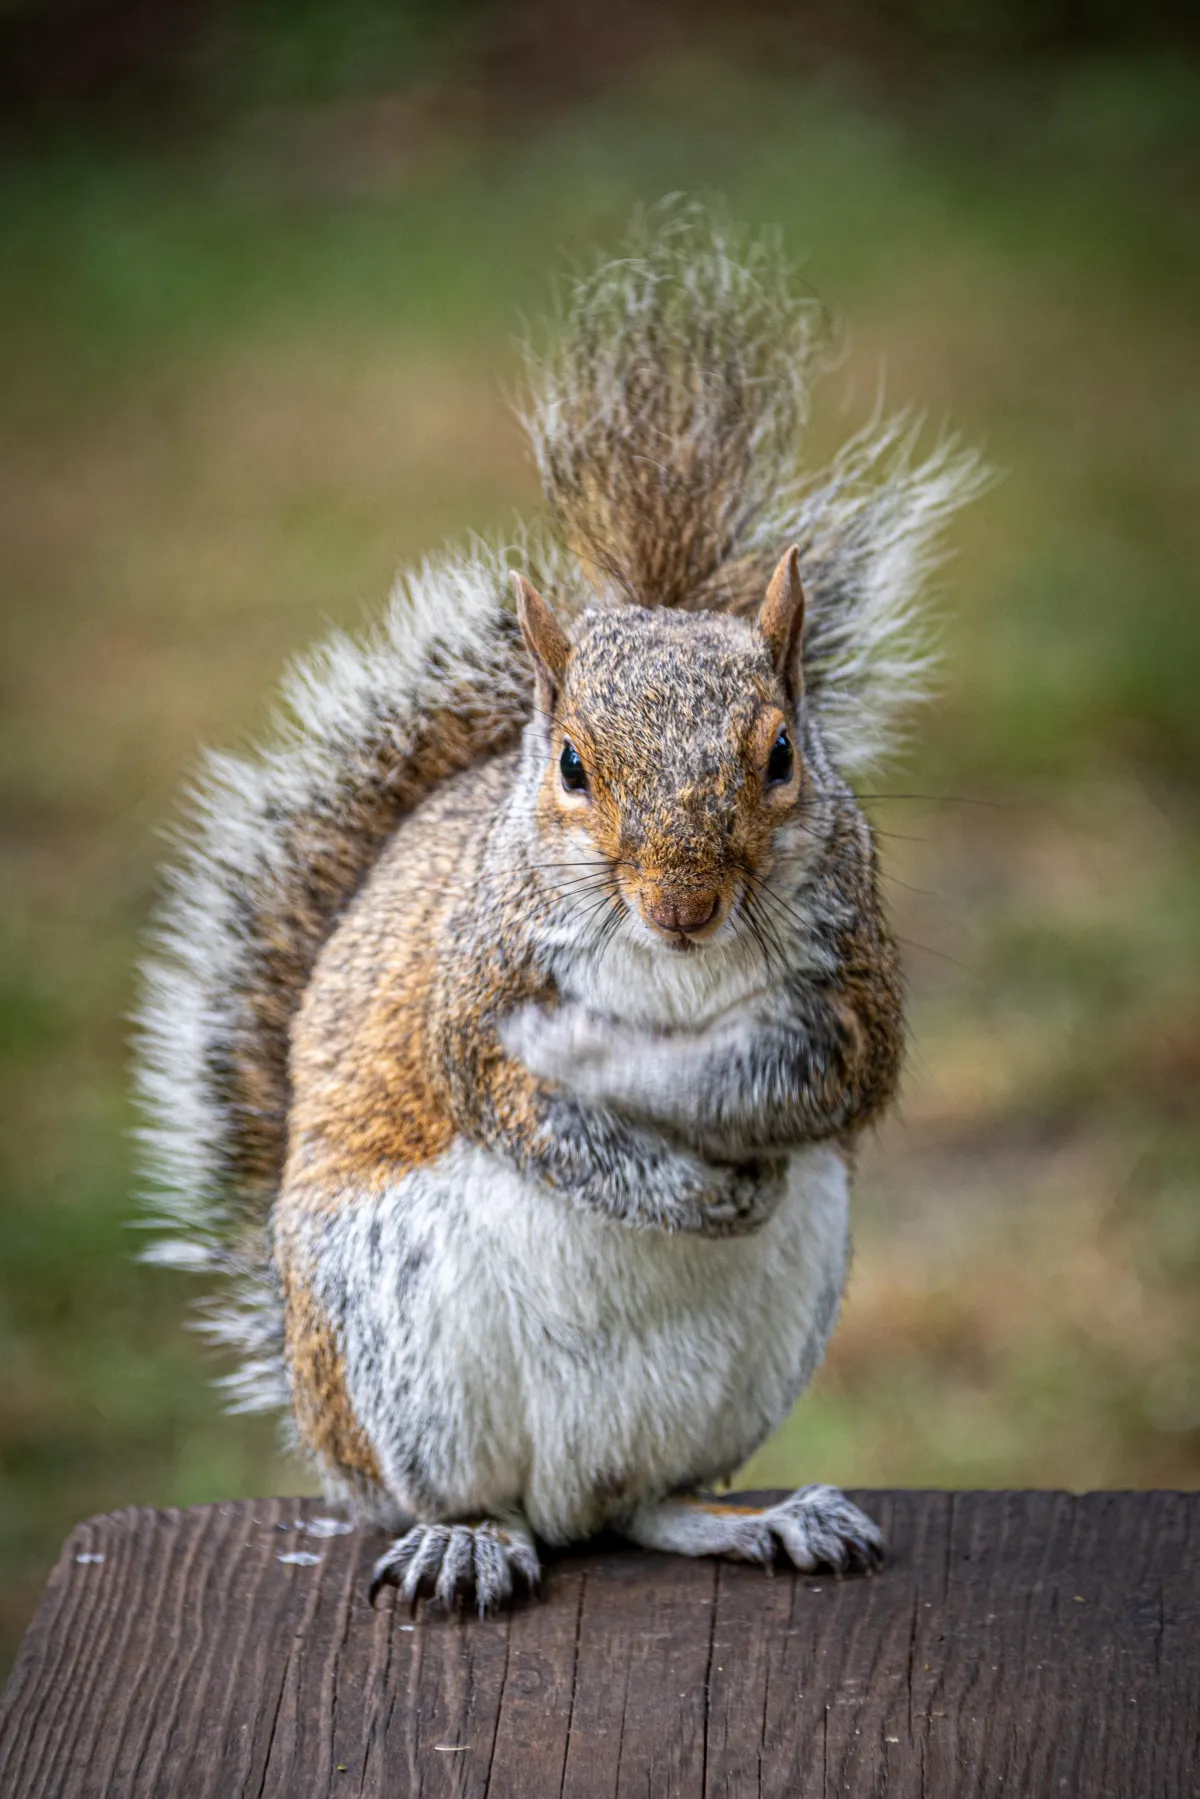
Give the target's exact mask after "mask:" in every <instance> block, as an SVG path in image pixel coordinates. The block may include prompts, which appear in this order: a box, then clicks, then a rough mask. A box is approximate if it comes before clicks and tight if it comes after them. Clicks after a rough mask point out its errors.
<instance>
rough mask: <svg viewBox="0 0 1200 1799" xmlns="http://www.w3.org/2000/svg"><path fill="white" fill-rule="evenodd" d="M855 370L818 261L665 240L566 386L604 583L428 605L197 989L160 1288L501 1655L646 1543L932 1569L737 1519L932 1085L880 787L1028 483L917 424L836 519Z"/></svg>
mask: <svg viewBox="0 0 1200 1799" xmlns="http://www.w3.org/2000/svg"><path fill="white" fill-rule="evenodd" d="M820 357H821V350H820V332H819V329H818V320H817V319H816V317H815V314H814V309H813V307H812V306H811V304H810V303H808V302H806V301H803V300H798V299H797V298H795V297H794V295H793V294H792V292H791V291H790V289H789V286H788V281H787V272H786V269H785V268H784V266H783V264H782V261H781V258H780V257H779V255H778V252H777V251H776V250H775V249H774V247H773V246H772V244H771V243H770V242H769V241H764V240H757V241H756V240H753V239H745V238H739V237H738V236H737V234H736V233H731V232H729V231H728V230H726V229H725V228H723V227H721V226H718V225H715V224H714V223H712V221H711V220H709V219H708V218H707V217H706V216H705V215H704V214H703V213H701V212H699V211H698V210H696V209H689V208H684V209H682V210H675V211H673V212H671V211H669V212H668V213H667V214H665V215H658V216H656V217H651V218H650V219H649V220H648V221H643V222H642V224H641V225H640V226H638V227H637V228H635V234H634V241H633V242H632V243H631V245H630V247H629V250H628V254H626V255H625V256H623V257H621V258H620V259H618V260H616V261H614V262H611V263H605V264H603V265H602V266H600V267H599V268H598V269H596V270H595V271H594V272H593V273H592V274H590V275H588V276H585V277H584V278H582V279H580V280H579V281H577V282H576V283H575V285H574V286H573V288H572V289H571V291H570V296H569V299H568V303H567V306H566V316H565V319H564V320H563V321H562V332H561V336H560V340H559V342H558V345H557V347H556V348H554V349H553V350H552V351H551V352H550V354H549V355H548V357H547V358H546V360H545V361H543V362H542V363H540V364H538V363H534V364H532V365H531V388H532V392H531V399H530V404H529V409H528V413H527V416H526V424H527V427H528V429H529V431H530V435H531V438H532V442H533V447H534V451H535V455H536V458H537V462H538V466H539V469H540V473H541V476H542V482H543V487H544V491H545V494H546V498H547V501H548V504H549V509H550V514H551V518H552V521H553V524H554V526H555V528H556V535H555V537H553V538H551V537H549V536H548V537H547V538H546V539H545V540H537V539H534V538H532V537H530V538H528V539H527V540H525V541H524V543H523V544H522V545H521V546H520V551H519V560H520V562H521V565H522V572H520V573H517V574H515V576H514V575H513V573H512V570H511V568H510V560H511V558H510V554H508V553H506V552H503V551H499V550H497V551H492V550H489V549H486V548H484V547H479V546H476V547H475V548H474V549H473V550H472V552H471V553H469V554H467V555H464V556H458V557H455V556H452V555H451V556H447V557H445V558H444V559H442V560H440V561H436V562H430V563H427V564H426V565H425V566H424V567H423V568H422V569H421V570H420V571H419V572H418V573H417V574H415V575H412V576H409V577H407V578H406V579H404V580H402V581H401V583H400V584H399V587H398V590H397V592H396V594H395V595H394V597H393V601H392V605H391V608H390V610H389V612H388V614H387V616H386V619H385V621H384V623H383V625H382V627H381V628H380V629H379V630H378V631H377V632H376V634H375V635H373V636H372V637H370V638H368V639H367V640H366V641H362V642H355V641H351V640H349V639H347V638H344V637H340V636H339V637H335V638H334V639H333V640H332V641H331V642H330V643H328V644H326V645H325V646H324V647H322V648H321V649H320V650H318V651H317V652H316V653H315V655H313V656H311V657H310V658H309V659H308V660H307V661H305V662H304V663H302V664H301V665H299V667H298V668H297V670H296V671H295V672H294V673H293V675H292V677H291V680H290V683H289V685H288V689H287V700H288V706H289V710H288V712H287V713H286V714H285V715H284V716H282V717H281V719H280V721H279V724H278V728H277V731H276V735H275V737H274V739H273V741H272V742H271V743H270V744H269V745H268V746H267V747H266V749H264V750H263V751H262V752H261V753H260V754H258V755H257V756H255V757H251V758H241V759H237V758H232V757H226V756H222V757H213V758H211V759H210V761H209V763H208V766H207V771H206V774H205V776H204V778H203V781H202V785H201V788H200V791H199V794H198V797H197V799H196V801H195V804H194V810H193V816H192V828H191V833H190V836H189V838H188V840H187V843H186V847H185V850H184V853H183V856H182V859H181V861H180V863H179V865H178V866H177V867H176V869H175V870H174V872H173V874H172V875H171V877H170V886H169V891H168V897H167V901H166V904H165V909H164V913H163V916H162V919H161V921H160V936H159V944H158V950H157V953H156V955H155V956H154V958H153V960H152V961H151V962H150V963H149V964H148V966H147V969H146V996H145V1003H144V1006H143V1010H142V1018H141V1038H140V1044H141V1049H140V1082H141V1093H142V1098H143V1100H144V1102H145V1105H146V1107H147V1110H148V1113H149V1124H148V1128H147V1131H146V1141H147V1147H148V1150H149V1153H150V1157H151V1161H152V1168H153V1174H154V1178H155V1182H156V1190H157V1193H158V1195H159V1199H158V1204H157V1215H158V1217H159V1218H160V1219H161V1220H162V1222H163V1224H164V1225H165V1227H166V1234H165V1235H164V1236H163V1237H162V1238H161V1240H160V1241H159V1242H158V1243H157V1244H156V1245H155V1247H154V1249H153V1250H152V1251H151V1254H152V1256H153V1257H154V1258H155V1259H157V1260H159V1261H163V1262H167V1263H170V1264H173V1265H175V1266H181V1267H185V1268H206V1269H212V1270H215V1271H217V1272H219V1273H220V1274H221V1275H222V1276H223V1277H224V1282H223V1289H224V1290H223V1296H222V1297H221V1298H220V1299H219V1300H217V1301H214V1302H213V1304H212V1306H211V1307H210V1309H209V1311H208V1314H207V1323H208V1328H209V1330H210V1332H211V1334H212V1335H213V1337H214V1338H215V1339H216V1340H217V1341H219V1342H221V1343H223V1344H226V1345H228V1346H231V1347H234V1348H236V1349H237V1350H238V1352H239V1353H240V1355H241V1358H242V1365H241V1368H240V1371H239V1372H238V1373H237V1374H236V1375H235V1376H233V1377H232V1378H231V1381H230V1386H231V1390H232V1398H233V1403H234V1404H235V1405H237V1406H241V1407H246V1408H249V1407H255V1408H257V1407H275V1406H279V1407H281V1408H283V1409H285V1410H289V1411H290V1413H291V1416H292V1418H293V1420H294V1426H295V1434H296V1438H297V1439H298V1441H299V1443H300V1445H302V1446H303V1448H304V1449H305V1450H306V1451H307V1452H308V1453H309V1455H310V1456H311V1457H312V1458H313V1460H314V1461H315V1464H316V1466H317V1468H318V1470H319V1472H320V1475H321V1478H322V1480H323V1482H324V1485H325V1488H326V1491H327V1494H328V1495H329V1496H330V1497H331V1498H332V1499H334V1500H337V1501H340V1502H343V1503H346V1504H348V1505H349V1506H350V1507H351V1508H352V1509H353V1511H354V1513H355V1514H356V1515H357V1516H358V1517H360V1518H364V1519H367V1520H371V1521H373V1522H375V1523H377V1524H378V1525H380V1526H382V1527H383V1528H385V1529H386V1530H387V1531H389V1532H390V1533H393V1534H394V1541H393V1542H392V1543H391V1545H390V1547H389V1548H388V1549H387V1551H386V1552H385V1554H384V1555H383V1556H382V1557H381V1558H380V1560H379V1563H378V1565H377V1567H376V1571H375V1580H374V1584H373V1588H372V1596H373V1595H374V1591H375V1590H376V1589H377V1588H378V1586H379V1585H380V1584H382V1583H383V1582H392V1583H395V1584H397V1585H398V1586H400V1587H401V1588H402V1590H403V1592H404V1593H405V1594H406V1595H407V1596H408V1597H409V1598H410V1599H415V1598H416V1597H417V1596H418V1595H419V1594H423V1593H424V1594H430V1593H432V1594H435V1595H436V1596H437V1597H438V1598H439V1599H440V1600H442V1601H443V1602H445V1603H447V1604H453V1603H457V1602H458V1601H460V1600H462V1599H464V1598H466V1597H473V1598H474V1599H475V1601H476V1602H477V1603H478V1605H479V1607H480V1609H481V1610H482V1609H485V1608H487V1607H489V1606H492V1605H497V1604H502V1603H504V1602H505V1601H506V1600H507V1599H508V1598H509V1597H510V1595H511V1594H512V1593H513V1592H514V1591H515V1590H517V1589H518V1588H520V1587H521V1586H531V1585H533V1584H534V1583H535V1582H536V1581H537V1578H538V1570H539V1563H538V1552H537V1543H538V1541H539V1540H541V1541H544V1542H548V1543H563V1542H568V1541H572V1540H577V1539H580V1538H583V1537H586V1536H588V1535H590V1534H592V1533H594V1532H595V1531H597V1530H599V1529H601V1528H603V1527H609V1528H613V1529H615V1530H617V1531H619V1532H623V1533H624V1534H625V1535H626V1536H627V1537H629V1538H630V1539H632V1540H633V1541H634V1542H637V1543H640V1544H644V1545H647V1546H650V1547H654V1548H659V1549H667V1550H675V1551H679V1552H681V1553H683V1554H688V1555H706V1554H714V1555H731V1556H738V1557H742V1558H747V1559H751V1560H755V1561H760V1562H769V1561H770V1560H771V1559H772V1558H773V1557H774V1556H775V1555H776V1554H777V1553H779V1552H782V1553H783V1554H784V1555H786V1556H787V1557H788V1558H789V1559H790V1560H791V1562H792V1563H793V1564H794V1565H795V1566H797V1567H799V1568H805V1569H807V1568H813V1567H817V1566H827V1567H831V1568H835V1569H841V1568H847V1567H870V1566H873V1565H874V1564H875V1563H876V1562H877V1561H878V1559H879V1558H880V1556H881V1554H882V1542H881V1538H880V1534H879V1532H878V1530H877V1528H876V1526H875V1525H874V1524H873V1523H872V1521H871V1520H870V1519H868V1518H867V1517H865V1516H864V1515H863V1514H862V1512H860V1511H859V1510H858V1509H857V1508H856V1507H854V1506H853V1505H851V1504H850V1503H849V1502H848V1501H847V1500H846V1499H845V1498H844V1497H843V1496H842V1495H841V1494H840V1493H838V1492H837V1491H836V1490H835V1489H833V1488H830V1487H827V1486H812V1487H806V1488H803V1489H801V1490H800V1491H799V1492H798V1493H796V1494H794V1495H793V1496H792V1497H791V1498H790V1499H788V1500H787V1501H786V1502H784V1503H783V1504H781V1505H777V1506H775V1507H772V1508H770V1509H767V1510H762V1511H754V1510H746V1509H745V1508H738V1507H732V1506H729V1505H726V1504H723V1503H722V1502H720V1501H719V1500H716V1499H715V1498H713V1497H712V1496H711V1494H709V1493H708V1491H707V1489H709V1488H711V1486H712V1485H713V1484H714V1483H716V1482H719V1481H721V1480H722V1479H724V1478H726V1477H728V1476H729V1475H731V1474H732V1472H733V1471H734V1470H736V1469H737V1468H738V1467H739V1465H740V1464H741V1463H743V1462H744V1461H745V1460H746V1458H747V1457H748V1456H749V1455H750V1454H751V1453H752V1452H753V1450H754V1449H755V1448H756V1447H757V1446H758V1444H759V1443H761V1442H762V1440H763V1439H764V1437H766V1435H767V1434H768V1433H769V1432H770V1431H771V1430H772V1429H773V1428H774V1427H775V1426H776V1425H777V1424H778V1423H779V1422H780V1421H781V1420H782V1419H783V1418H784V1416H785V1415H786V1414H787V1412H788V1410H789V1409H790V1407H791V1405H792V1403H793V1402H794V1400H795V1399H796V1397H797V1395H798V1394H799V1393H800V1392H801V1391H802V1389H803V1388H804V1386H805V1385H806V1383H807V1382H808V1380H809V1378H810V1377H811V1375H812V1373H813V1371H814V1369H815V1368H816V1366H817V1365H818V1363H819V1361H820V1358H821V1356H822V1354H823V1352H824V1347H825V1344H826V1341H827V1339H828V1336H829V1333H830V1330H831V1329H832V1327H833V1324H834V1320H835V1318H836V1315H837V1310H838V1305H839V1301H840V1297H841V1293H842V1287H843V1283H844V1278H845V1271H846V1258H847V1242H848V1195H849V1188H850V1182H851V1175H852V1170H853V1164H854V1154H855V1144H856V1140H857V1138H858V1136H859V1134H860V1132H861V1131H862V1129H863V1127H864V1126H865V1125H867V1124H868V1123H869V1122H870V1121H871V1120H873V1119H875V1118H877V1117H878V1115H879V1114H880V1112H881V1110H882V1108H883V1107H884V1106H885V1105H886V1104H887V1102H888V1101H889V1099H890V1098H891V1097H892V1095H893V1093H894V1090H895V1086H896V1081H897V1077H898V1073H899V1069H900V1063H901V1055H902V1007H901V984H900V975H899V970H898V966H897V957H896V950H895V947H894V944H893V941H892V938H891V936H890V935H889V932H888V928H887V925H886V922H885V920H884V917H883V911H882V907H881V904H880V897H879V891H878V878H877V870H876V858H875V849H874V844H873V840H872V834H871V830H870V827H869V826H868V824H867V822H866V820H865V819H864V817H863V815H862V813H861V812H860V810H859V808H858V805H857V804H856V802H855V798H854V794H853V791H852V789H851V786H850V780H851V779H852V778H853V777H854V776H855V775H856V774H857V773H858V772H859V771H860V770H862V769H863V768H864V767H866V766H869V765H873V764H875V763H877V761H878V759H879V757H880V756H881V754H882V753H884V752H885V751H886V749H887V747H888V745H889V743H890V741H891V737H892V733H893V729H894V726H895V721H896V719H897V716H898V714H899V712H900V710H901V709H902V708H903V706H904V705H905V704H906V703H907V702H908V701H909V699H910V698H911V697H912V695H913V692H914V689H915V688H917V687H919V686H920V684H921V681H922V678H923V671H924V667H925V660H926V658H925V652H924V650H923V647H922V638H921V633H920V629H919V619H918V615H917V612H916V610H915V607H916V601H917V599H918V596H919V593H920V589H921V586H922V583H923V579H924V576H925V573H926V571H927V569H928V567H929V564H930V558H931V550H932V546H933V544H934V540H935V538H936V535H937V533H938V530H939V528H940V527H941V525H942V524H943V522H944V520H945V519H946V517H947V516H948V515H949V514H950V512H951V511H952V510H953V509H954V508H955V507H957V506H958V505H960V504H961V503H962V502H963V501H964V500H965V499H966V498H967V497H969V496H970V495H971V494H972V493H973V492H974V491H975V490H976V489H977V487H978V485H979V481H980V468H979V464H978V462H977V460H976V459H975V458H974V457H973V456H972V455H971V454H969V453H966V452H963V451H961V450H959V449H957V448H956V447H955V446H954V445H953V444H951V443H948V442H943V443H942V444H940V445H939V446H938V447H937V448H936V449H935V450H934V451H933V452H932V454H930V455H927V456H926V457H925V458H924V459H923V460H922V459H920V458H919V457H918V456H917V454H916V451H915V429H914V427H913V425H912V423H911V421H908V420H906V419H904V418H900V419H892V420H888V421H882V422H881V421H880V420H878V419H877V420H875V421H873V422H872V424H871V425H870V426H869V427H868V428H867V429H866V430H865V431H863V432H862V433H860V434H859V435H858V436H856V437H855V438H853V439H852V440H851V442H850V443H849V444H848V445H847V446H846V448H845V449H844V450H843V451H842V453H841V455H840V456H839V457H838V458H837V459H836V460H835V461H834V463H833V464H832V466H831V467H829V468H827V469H826V470H824V471H821V472H818V473H815V474H811V475H807V476H805V475H804V474H803V473H802V472H801V470H800V468H799V466H798V463H797V460H796V458H797V455H798V449H797V445H798V440H799V432H800V427H801V425H802V423H803V421H804V416H805V413H806V407H807V392H808V385H809V382H810V380H811V377H812V375H813V373H814V371H815V369H816V368H817V366H818V364H819V361H820ZM543 595H545V596H547V597H545V598H543Z"/></svg>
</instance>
